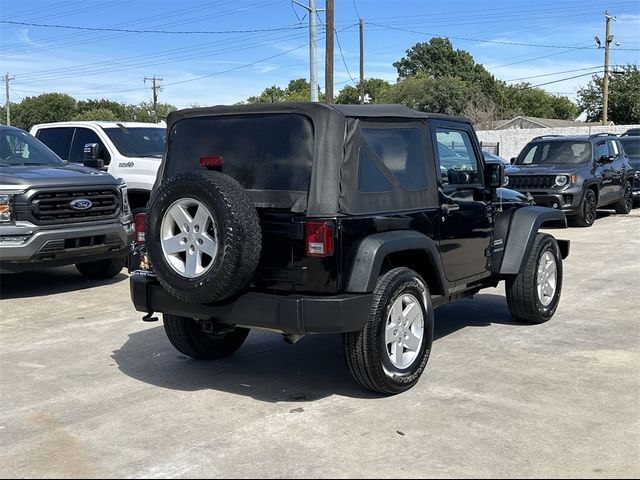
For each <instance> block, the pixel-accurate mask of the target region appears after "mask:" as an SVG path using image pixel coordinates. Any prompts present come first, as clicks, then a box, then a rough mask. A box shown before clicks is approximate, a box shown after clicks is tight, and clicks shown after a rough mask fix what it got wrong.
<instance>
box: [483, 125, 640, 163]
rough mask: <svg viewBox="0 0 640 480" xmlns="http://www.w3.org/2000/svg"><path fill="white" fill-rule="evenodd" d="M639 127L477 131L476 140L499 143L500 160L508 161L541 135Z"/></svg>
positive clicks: (617, 130)
mask: <svg viewBox="0 0 640 480" xmlns="http://www.w3.org/2000/svg"><path fill="white" fill-rule="evenodd" d="M639 127H640V125H616V126H609V127H604V126H602V125H599V126H589V127H560V128H525V129H515V128H514V129H509V130H478V132H477V133H478V139H479V140H480V141H481V142H485V143H500V153H499V155H500V156H501V157H502V158H506V159H507V160H509V159H510V158H511V157H517V156H518V154H519V153H520V151H521V150H522V149H523V148H524V146H525V145H526V144H527V143H529V142H530V141H531V140H532V139H533V138H534V137H539V136H541V135H590V134H592V133H601V132H607V133H616V134H620V133H624V132H626V131H627V130H628V129H630V128H639Z"/></svg>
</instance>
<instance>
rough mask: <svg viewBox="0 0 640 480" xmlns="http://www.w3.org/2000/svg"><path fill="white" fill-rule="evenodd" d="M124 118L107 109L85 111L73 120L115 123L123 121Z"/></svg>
mask: <svg viewBox="0 0 640 480" xmlns="http://www.w3.org/2000/svg"><path fill="white" fill-rule="evenodd" d="M122 119H123V118H122V117H121V116H118V115H116V114H115V113H114V112H113V110H110V109H107V108H92V109H90V110H84V111H82V112H78V113H76V114H75V115H74V117H73V118H72V120H94V121H98V120H101V121H109V122H114V121H117V120H120V121H122Z"/></svg>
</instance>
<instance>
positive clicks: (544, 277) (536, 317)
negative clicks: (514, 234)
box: [506, 234, 562, 323]
mask: <svg viewBox="0 0 640 480" xmlns="http://www.w3.org/2000/svg"><path fill="white" fill-rule="evenodd" d="M506 283H507V285H506V290H507V304H508V305H509V311H510V312H511V315H512V316H513V318H514V319H516V320H517V321H519V322H523V323H544V322H546V321H548V320H549V319H550V318H551V317H552V316H553V314H554V313H555V311H556V309H557V308H558V303H560V292H561V290H562V255H561V254H560V248H559V247H558V243H557V242H556V240H555V238H553V237H552V236H551V235H545V234H538V235H537V236H536V240H535V242H534V244H533V248H532V249H531V254H530V255H529V258H528V259H527V263H526V264H525V266H524V270H523V271H522V272H520V273H519V274H517V275H513V276H511V277H509V278H508V279H507V282H506Z"/></svg>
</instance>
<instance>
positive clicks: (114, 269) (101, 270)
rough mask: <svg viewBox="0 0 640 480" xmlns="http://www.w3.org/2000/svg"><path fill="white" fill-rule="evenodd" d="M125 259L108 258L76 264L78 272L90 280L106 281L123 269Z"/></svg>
mask: <svg viewBox="0 0 640 480" xmlns="http://www.w3.org/2000/svg"><path fill="white" fill-rule="evenodd" d="M126 263H127V257H126V256H124V257H116V258H108V259H106V260H95V261H93V262H84V263H76V268H77V269H78V271H79V272H80V273H81V274H82V275H84V276H85V277H87V278H90V279H92V280H106V279H108V278H113V277H115V276H116V275H117V274H119V273H120V271H121V270H122V269H123V268H124V266H125V265H126Z"/></svg>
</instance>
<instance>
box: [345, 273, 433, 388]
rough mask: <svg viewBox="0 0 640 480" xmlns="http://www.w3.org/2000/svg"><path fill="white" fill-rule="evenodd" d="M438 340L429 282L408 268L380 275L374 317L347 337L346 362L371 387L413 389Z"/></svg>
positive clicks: (356, 375)
mask: <svg viewBox="0 0 640 480" xmlns="http://www.w3.org/2000/svg"><path fill="white" fill-rule="evenodd" d="M432 343H433V309H432V308H431V297H430V295H429V289H428V288H427V285H426V284H425V282H424V280H423V279H422V278H421V277H420V275H418V274H417V273H416V272H414V271H413V270H409V269H408V268H396V269H393V270H391V271H389V272H387V273H386V274H384V275H383V276H381V277H380V278H379V279H378V282H377V285H376V289H375V291H374V300H373V304H372V306H371V311H370V314H369V318H368V320H367V323H366V324H365V326H364V328H363V329H362V330H361V331H359V332H350V333H346V334H345V335H344V350H345V358H346V362H347V366H348V367H349V370H350V371H351V374H352V375H353V377H354V378H355V380H356V381H357V382H358V383H359V384H360V385H362V386H363V387H364V388H366V389H368V390H372V391H374V392H379V393H384V394H396V393H401V392H404V391H406V390H408V389H410V388H411V387H413V386H414V385H415V384H416V383H417V382H418V380H419V378H420V376H421V375H422V372H423V371H424V370H425V368H426V365H427V361H428V360H429V354H430V353H431V345H432Z"/></svg>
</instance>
